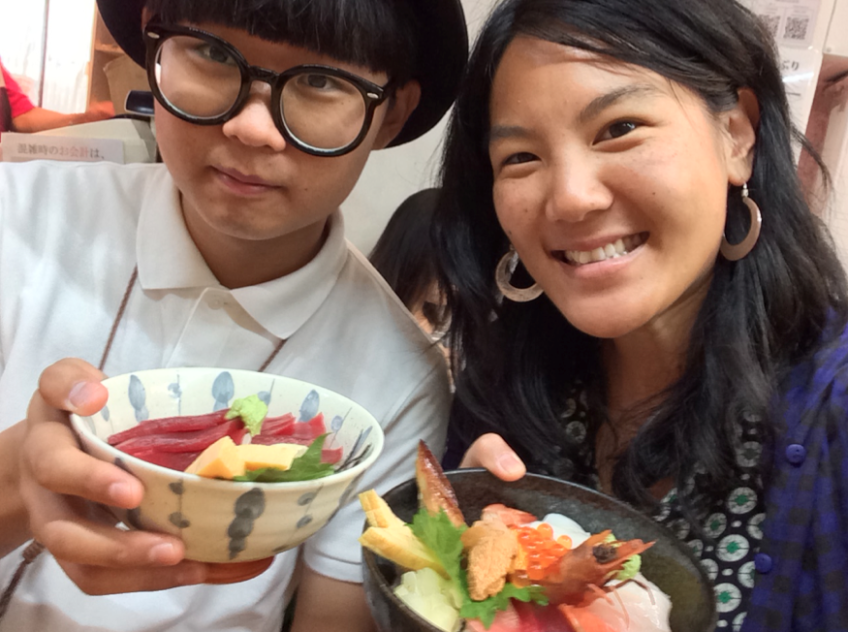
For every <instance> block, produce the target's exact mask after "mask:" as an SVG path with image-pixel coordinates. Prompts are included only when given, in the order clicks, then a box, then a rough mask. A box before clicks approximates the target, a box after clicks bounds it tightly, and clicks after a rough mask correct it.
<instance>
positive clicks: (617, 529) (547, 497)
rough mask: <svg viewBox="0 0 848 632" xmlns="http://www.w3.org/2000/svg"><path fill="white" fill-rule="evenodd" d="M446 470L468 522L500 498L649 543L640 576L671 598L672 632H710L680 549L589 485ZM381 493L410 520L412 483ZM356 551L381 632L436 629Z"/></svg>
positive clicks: (688, 560)
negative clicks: (509, 480)
mask: <svg viewBox="0 0 848 632" xmlns="http://www.w3.org/2000/svg"><path fill="white" fill-rule="evenodd" d="M446 475H447V477H448V480H449V481H450V483H451V485H452V486H453V488H454V490H455V491H456V495H457V498H458V499H459V506H460V508H461V509H462V512H463V515H464V516H465V520H466V521H467V522H468V523H469V524H471V522H473V521H474V520H476V519H477V518H479V517H480V513H481V511H482V510H483V508H484V507H485V506H486V505H490V504H492V503H503V504H505V505H507V506H508V507H514V508H516V509H521V510H523V511H529V512H530V513H532V514H533V515H535V516H537V517H539V518H542V517H543V516H544V515H545V514H548V513H560V514H563V515H565V516H568V517H569V518H571V519H573V520H575V521H576V522H578V523H579V524H580V525H581V526H582V527H583V528H584V529H585V530H586V531H589V532H590V533H598V532H599V531H603V530H605V529H612V530H613V532H614V533H615V536H616V537H617V538H619V539H620V540H629V539H633V538H639V539H641V540H644V541H646V542H647V541H651V540H655V541H656V543H655V544H654V545H653V546H652V547H651V548H650V549H648V550H647V551H645V552H644V553H642V574H643V575H644V576H645V577H646V578H648V579H649V580H651V581H652V582H654V583H655V584H656V585H657V586H658V587H659V589H660V590H662V591H663V592H664V593H665V594H667V595H668V596H669V597H670V598H671V603H672V609H671V617H670V618H671V620H670V624H671V630H672V632H711V631H712V630H715V624H716V603H715V594H714V592H713V586H712V583H711V582H710V580H709V578H708V577H707V575H706V573H705V572H704V570H703V569H702V568H701V565H700V564H699V563H698V561H697V560H696V559H695V558H694V557H693V556H692V553H691V552H690V551H689V549H688V547H686V546H685V545H684V544H682V543H681V542H680V541H679V540H678V539H677V538H676V537H675V536H674V534H672V533H671V532H669V531H667V530H666V529H665V528H664V527H662V526H660V525H659V524H657V523H656V522H654V520H652V519H651V518H649V517H648V516H645V515H643V514H640V513H639V512H637V511H635V510H634V509H632V508H630V507H628V506H627V505H625V504H624V503H622V502H620V501H618V500H615V499H614V498H610V497H609V496H604V495H603V494H600V493H598V492H596V491H594V490H591V489H588V488H586V487H582V486H580V485H575V484H573V483H567V482H565V481H561V480H558V479H554V478H549V477H547V476H537V475H532V474H528V475H527V476H525V477H524V478H522V479H520V480H518V481H516V482H514V483H505V482H503V481H501V480H499V479H497V478H495V477H494V476H492V475H491V474H489V473H488V472H486V471H485V470H479V469H469V470H457V471H453V472H447V473H446ZM383 498H384V500H385V501H386V502H387V503H388V504H389V507H391V508H392V511H394V512H395V514H396V515H397V516H398V517H399V518H400V519H401V520H404V521H405V522H411V521H412V517H413V516H414V515H415V513H416V512H417V511H418V487H417V486H416V484H415V481H414V480H410V481H406V482H405V483H401V484H400V485H398V486H397V487H395V488H394V489H392V490H391V491H389V492H388V493H387V494H385V495H384V496H383ZM362 556H363V559H364V561H365V564H364V569H363V573H364V586H365V594H366V596H367V598H368V604H369V606H370V607H371V613H372V615H373V616H374V619H375V621H376V622H377V627H378V628H379V629H380V630H381V632H437V628H435V627H434V626H432V625H430V624H429V623H428V622H427V621H425V620H424V619H422V618H421V617H420V616H418V615H417V614H416V613H415V612H413V611H412V610H411V609H410V608H409V607H408V606H406V605H405V604H404V603H403V602H402V601H401V600H400V599H398V598H397V597H396V596H395V595H394V593H393V592H392V588H393V587H394V586H395V585H396V584H397V582H398V580H399V576H400V573H399V569H398V567H397V566H395V565H394V564H393V563H392V562H390V561H388V560H386V559H384V558H382V557H380V556H379V555H375V554H374V553H372V552H371V551H369V550H367V549H363V551H362Z"/></svg>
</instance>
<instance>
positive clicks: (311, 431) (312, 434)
mask: <svg viewBox="0 0 848 632" xmlns="http://www.w3.org/2000/svg"><path fill="white" fill-rule="evenodd" d="M286 417H289V418H290V419H286ZM269 422H271V423H269ZM326 432H327V428H326V426H325V425H324V415H323V413H318V414H317V415H315V416H314V417H313V418H312V419H310V420H309V421H295V420H294V417H293V416H292V415H283V416H282V417H274V418H272V419H266V420H265V422H264V423H263V424H262V432H260V433H259V434H258V435H256V436H255V437H253V440H252V441H253V443H260V444H262V445H271V444H274V443H297V444H300V445H309V444H310V443H312V442H313V441H315V439H317V438H318V437H320V436H321V435H322V434H324V433H326Z"/></svg>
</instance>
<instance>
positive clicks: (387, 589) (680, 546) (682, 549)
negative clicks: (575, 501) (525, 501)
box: [361, 467, 718, 631]
mask: <svg viewBox="0 0 848 632" xmlns="http://www.w3.org/2000/svg"><path fill="white" fill-rule="evenodd" d="M481 473H482V474H488V475H489V476H491V477H493V478H495V479H496V480H500V479H497V477H495V476H494V475H493V474H492V473H491V472H489V471H488V470H487V469H485V468H482V467H469V468H457V469H453V470H447V471H445V476H447V477H448V480H450V477H451V475H457V474H463V475H464V474H481ZM528 478H529V479H536V480H542V481H552V482H554V483H557V484H564V485H566V486H568V487H577V488H579V489H580V490H581V491H584V492H589V493H591V494H594V495H597V496H602V497H603V498H604V499H606V500H609V501H610V503H611V504H612V505H613V506H617V507H618V508H622V509H624V510H626V511H627V513H629V514H634V515H633V517H634V518H635V519H637V520H638V521H640V522H644V523H645V524H649V525H652V528H654V529H656V528H657V527H660V528H662V527H663V525H662V524H660V523H658V522H656V521H655V520H653V519H652V518H651V517H650V516H648V515H646V514H643V513H641V512H640V511H639V510H637V509H635V508H633V507H631V506H630V505H628V504H627V503H625V502H624V501H622V500H619V499H618V498H616V497H614V496H609V495H607V494H604V493H603V492H600V491H598V490H596V489H592V488H591V487H587V486H586V485H581V484H579V483H573V482H571V481H566V480H563V479H561V478H556V477H555V476H547V475H544V474H535V473H533V472H527V473H526V474H525V475H524V476H523V477H521V478H520V479H518V480H517V481H511V483H510V484H513V483H518V482H520V481H522V480H524V479H528ZM502 482H505V481H502ZM405 485H415V479H414V478H412V479H407V480H405V481H403V482H401V483H398V484H397V485H395V486H394V487H392V488H391V489H390V490H388V491H386V492H385V493H384V494H382V495H381V496H387V495H388V494H390V493H392V492H394V491H395V490H397V489H399V488H401V487H403V486H405ZM566 517H568V518H571V519H572V520H574V521H575V522H577V523H578V524H580V522H579V520H577V519H576V518H573V517H571V516H566ZM542 518H544V516H541V517H538V520H539V521H541V520H542ZM368 526H369V525H368V521H367V520H365V522H364V527H363V532H364V531H365V530H366V529H367V528H368ZM580 526H581V528H582V524H581V525H580ZM584 530H585V529H584ZM667 542H668V543H669V544H670V546H672V547H674V548H675V549H676V550H677V551H678V552H679V553H682V554H683V556H684V557H686V558H687V559H688V560H689V561H690V562H691V563H692V565H693V567H694V568H695V571H696V572H697V574H698V575H699V576H700V578H701V579H702V581H704V582H705V583H706V585H707V586H709V587H710V588H712V587H713V586H714V582H713V581H712V580H710V578H709V575H707V572H706V570H705V569H704V567H703V566H702V565H701V563H700V561H699V560H698V558H696V557H695V554H694V553H693V552H692V550H691V549H690V548H689V547H688V546H686V545H685V544H684V543H683V542H681V541H680V540H679V539H678V538H676V537H674V535H673V534H671V533H670V534H669V537H668V539H667ZM361 548H362V561H363V565H364V566H367V567H368V571H367V572H368V573H369V574H370V575H371V576H372V578H374V579H372V583H373V584H375V585H376V586H377V587H378V589H379V591H380V592H381V593H382V594H383V595H385V596H387V597H388V599H389V601H391V602H392V603H394V604H395V605H396V606H398V607H400V608H401V609H402V610H403V611H406V612H408V613H409V614H411V615H412V617H413V620H417V621H419V622H423V623H425V624H427V625H429V626H430V627H432V628H433V630H434V631H437V630H438V628H437V627H436V626H434V625H433V624H432V623H430V622H429V621H428V620H427V619H425V618H424V617H422V616H421V615H419V614H418V613H417V612H415V610H413V609H412V608H411V607H410V606H408V605H407V604H405V603H404V602H403V600H402V599H400V597H398V596H397V595H395V594H394V591H393V590H392V587H391V586H390V585H389V584H388V582H386V581H382V582H378V581H377V580H376V578H377V577H381V576H382V572H381V571H380V569H379V568H378V566H377V557H378V555H377V554H376V553H374V552H373V551H371V550H369V549H367V548H365V547H364V546H363V547H361ZM707 593H708V595H707V597H708V599H709V600H710V602H711V604H712V606H713V607H712V613H713V614H712V620H711V625H712V627H713V628H715V625H716V623H717V621H718V610H717V609H716V597H715V591H714V590H709V591H707ZM673 606H674V604H672V607H673Z"/></svg>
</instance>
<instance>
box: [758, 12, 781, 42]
mask: <svg viewBox="0 0 848 632" xmlns="http://www.w3.org/2000/svg"><path fill="white" fill-rule="evenodd" d="M760 20H761V21H762V23H763V26H764V27H765V28H766V31H768V32H769V33H770V34H771V36H772V37H777V29H778V27H779V26H780V16H779V15H761V16H760Z"/></svg>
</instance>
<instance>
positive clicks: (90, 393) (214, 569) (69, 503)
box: [20, 359, 270, 594]
mask: <svg viewBox="0 0 848 632" xmlns="http://www.w3.org/2000/svg"><path fill="white" fill-rule="evenodd" d="M103 377H104V376H103V374H102V373H101V372H100V371H98V370H97V369H95V368H94V367H93V366H91V365H90V364H88V363H86V362H83V361H82V360H78V359H66V360H62V361H60V362H57V363H56V364H54V365H52V366H51V367H49V368H48V369H47V370H45V371H44V373H42V375H41V379H40V381H39V388H38V391H36V393H35V394H34V395H33V398H32V400H31V401H30V405H29V410H28V411H27V421H26V425H27V429H26V435H25V438H24V442H23V445H22V447H21V461H20V494H21V498H22V500H23V504H24V506H25V508H26V511H27V513H28V516H29V523H30V527H31V530H32V534H33V537H34V538H35V539H36V540H38V541H39V542H41V543H42V544H44V546H45V547H46V548H47V550H48V551H50V553H52V554H53V556H54V557H55V558H56V561H57V562H58V563H59V565H60V566H61V567H62V569H63V570H64V571H65V572H66V573H67V575H68V577H70V578H71V580H72V581H73V582H74V583H75V584H76V585H77V586H79V588H80V589H81V590H82V591H83V592H86V593H88V594H111V593H122V592H136V591H146V590H161V589H165V588H172V587H175V586H182V585H187V584H198V583H202V582H208V583H229V582H233V581H242V580H245V579H249V578H251V577H255V576H256V575H258V574H260V573H261V572H263V571H264V570H265V569H267V567H268V566H269V565H270V560H259V561H257V562H247V563H244V564H242V565H238V564H235V565H234V564H225V565H215V564H202V563H199V562H190V561H186V560H184V559H183V555H184V552H185V549H184V547H183V543H182V541H181V540H179V539H178V538H175V537H173V536H169V535H164V534H158V533H151V532H145V531H126V530H124V529H119V528H116V526H115V525H116V520H115V518H114V517H113V516H112V515H111V514H110V513H109V512H108V510H106V508H104V507H103V506H102V505H112V506H116V507H123V508H127V509H129V508H133V507H137V506H138V505H139V503H140V502H141V499H142V496H143V494H144V488H143V486H142V484H141V482H140V481H139V480H138V479H136V478H135V477H134V476H132V475H131V474H129V473H127V472H125V471H124V470H122V469H121V468H119V467H117V466H115V465H113V464H111V463H107V462H105V461H101V460H99V459H96V458H93V457H91V456H88V455H87V454H85V453H84V452H83V451H82V450H80V448H79V444H78V443H77V440H76V437H75V435H74V433H73V431H72V430H71V427H70V423H69V420H68V414H67V413H68V412H75V413H77V414H81V415H91V414H93V413H95V412H97V411H98V410H100V409H101V408H102V407H103V405H104V404H105V403H106V399H107V397H108V394H107V391H106V388H105V387H104V386H103V385H102V384H101V383H100V380H101V379H103ZM239 566H241V568H238V567H239Z"/></svg>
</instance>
